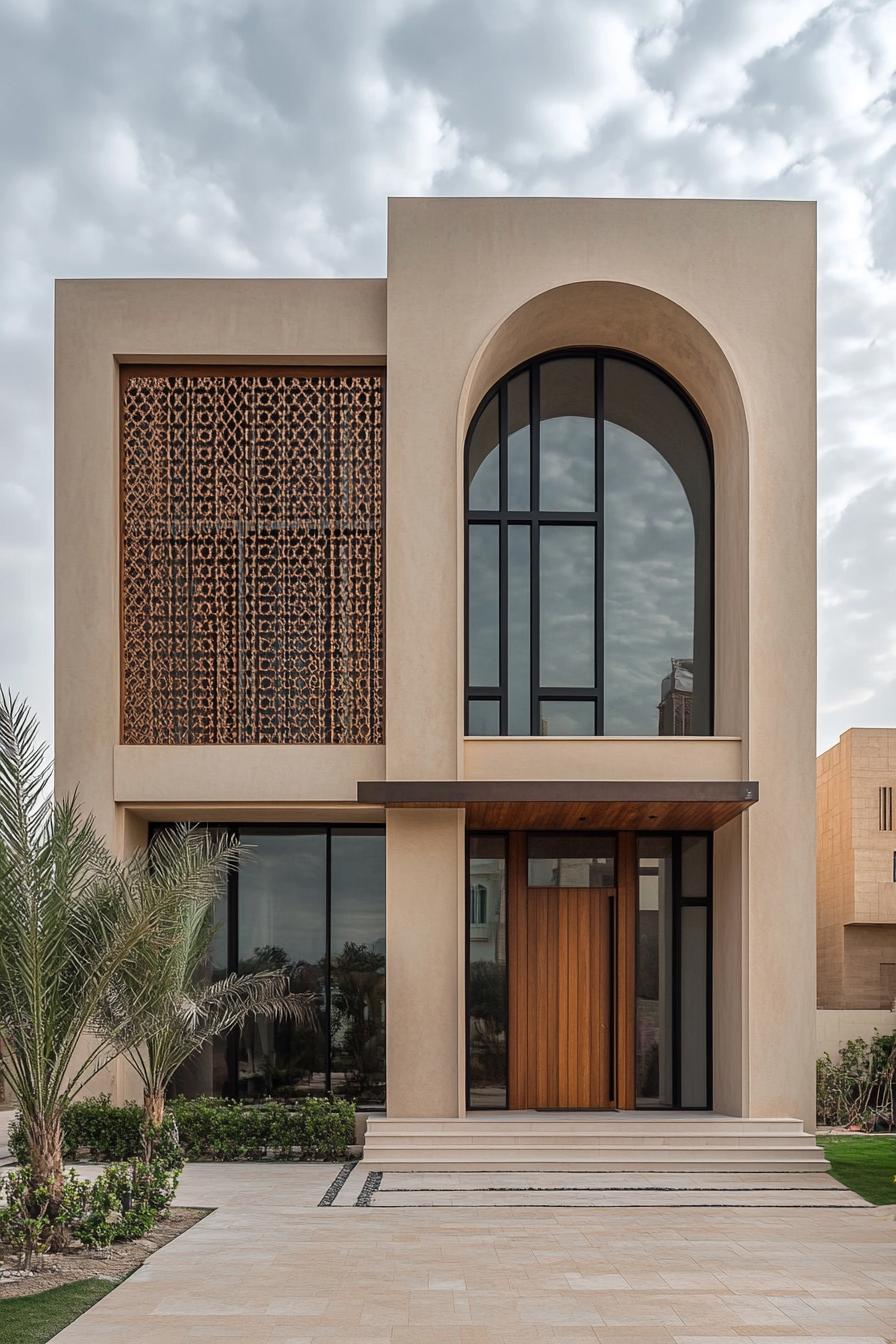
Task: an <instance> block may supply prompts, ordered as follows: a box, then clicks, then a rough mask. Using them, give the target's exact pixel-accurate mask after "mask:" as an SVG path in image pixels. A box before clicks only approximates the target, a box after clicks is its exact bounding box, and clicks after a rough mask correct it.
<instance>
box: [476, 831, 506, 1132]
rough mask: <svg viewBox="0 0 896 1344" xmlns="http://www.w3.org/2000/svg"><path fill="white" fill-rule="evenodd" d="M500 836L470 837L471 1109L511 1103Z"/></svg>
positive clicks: (503, 856) (503, 855)
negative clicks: (509, 1092)
mask: <svg viewBox="0 0 896 1344" xmlns="http://www.w3.org/2000/svg"><path fill="white" fill-rule="evenodd" d="M505 844H506V842H505V839H504V836H502V835H473V836H471V837H470V851H469V852H470V868H469V956H470V969H469V976H470V996H469V997H470V1021H469V1035H470V1051H469V1070H470V1071H469V1082H470V1106H471V1107H473V1108H478V1109H484V1110H494V1109H502V1108H503V1107H504V1106H506V1104H507V891H506V885H507V884H506V873H507V863H506V853H505Z"/></svg>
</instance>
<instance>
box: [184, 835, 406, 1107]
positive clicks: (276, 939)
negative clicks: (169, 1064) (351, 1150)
mask: <svg viewBox="0 0 896 1344" xmlns="http://www.w3.org/2000/svg"><path fill="white" fill-rule="evenodd" d="M229 829H231V830H233V831H234V832H235V833H236V834H237V836H238V838H239V840H240V842H241V844H242V845H244V846H245V848H246V857H245V858H244V859H243V860H242V861H241V863H240V865H239V868H238V870H237V871H236V872H234V873H233V874H232V875H231V877H230V879H229V882H228V890H227V891H226V892H222V897H221V902H220V907H219V908H220V920H219V924H218V929H217V932H216V937H215V944H214V948H213V963H214V964H213V967H212V973H213V974H214V975H215V976H220V975H223V974H226V973H227V971H228V970H232V971H257V970H282V971H284V972H285V973H286V974H287V975H288V976H289V980H290V984H291V985H292V988H293V989H294V990H296V991H310V992H311V993H312V994H313V995H314V996H315V1002H316V1008H317V1011H316V1017H315V1020H314V1021H313V1022H312V1023H311V1024H309V1025H307V1026H304V1025H303V1026H300V1025H297V1024H295V1023H292V1022H270V1021H265V1020H264V1019H254V1020H250V1021H249V1022H247V1023H246V1024H245V1026H244V1027H243V1029H242V1031H241V1032H239V1033H235V1034H234V1036H233V1037H232V1038H231V1039H229V1040H227V1041H220V1042H216V1043H215V1045H214V1046H213V1047H210V1048H209V1049H208V1050H206V1051H205V1052H204V1053H203V1054H201V1055H200V1056H198V1057H197V1058H196V1059H194V1060H192V1061H190V1063H189V1064H188V1065H187V1066H186V1067H185V1068H184V1069H182V1070H181V1071H180V1075H179V1077H178V1078H177V1080H176V1086H177V1088H178V1090H180V1091H183V1092H186V1093H187V1094H191V1093H192V1094H201V1093H208V1092H212V1093H216V1094H219V1095H227V1096H237V1097H242V1098H246V1099H261V1098H263V1097H278V1098H281V1099H284V1100H289V1099H295V1098H298V1097H304V1096H324V1095H326V1094H327V1093H328V1092H333V1093H335V1094H336V1095H337V1096H343V1097H349V1098H351V1099H352V1100H354V1101H356V1102H358V1103H359V1104H360V1105H366V1106H382V1105H384V1103H385V1095H386V875H385V832H384V831H383V829H382V828H381V827H349V826H332V827H323V826H321V827H279V826H259V827H249V826H244V827H233V828H229Z"/></svg>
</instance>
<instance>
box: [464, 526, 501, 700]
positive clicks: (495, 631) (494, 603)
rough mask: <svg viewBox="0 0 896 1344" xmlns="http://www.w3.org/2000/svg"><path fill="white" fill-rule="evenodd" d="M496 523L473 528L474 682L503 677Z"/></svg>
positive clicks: (471, 659)
mask: <svg viewBox="0 0 896 1344" xmlns="http://www.w3.org/2000/svg"><path fill="white" fill-rule="evenodd" d="M498 541H499V531H498V526H497V524H496V523H475V524H472V523H471V524H470V528H469V556H470V559H469V565H470V579H469V603H470V606H469V620H468V628H467V639H468V641H469V662H470V667H469V677H470V685H471V686H497V685H498V682H499V680H500V675H501V673H500V660H499V648H500V595H499V589H498V573H499V570H498Z"/></svg>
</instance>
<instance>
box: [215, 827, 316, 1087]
mask: <svg viewBox="0 0 896 1344" xmlns="http://www.w3.org/2000/svg"><path fill="white" fill-rule="evenodd" d="M240 838H241V840H242V842H243V843H244V844H245V845H246V846H252V853H251V857H249V858H247V859H246V860H245V861H244V862H243V863H242V865H241V867H240V874H239V920H238V924H239V965H238V968H237V969H238V970H240V971H243V972H246V971H285V972H286V973H287V974H288V975H289V980H290V985H291V986H292V988H293V989H294V990H295V991H297V992H300V991H308V990H310V991H311V992H312V993H313V994H314V995H315V996H316V1002H317V1023H316V1026H315V1027H311V1026H307V1027H302V1026H297V1025H296V1024H294V1023H292V1022H271V1021H266V1020H265V1019H264V1018H258V1019H254V1020H252V1021H249V1022H247V1023H246V1025H245V1026H244V1027H243V1030H242V1032H241V1034H240V1044H239V1076H238V1090H239V1095H240V1096H245V1097H256V1096H272V1097H299V1096H312V1095H318V1096H319V1095H322V1094H323V1093H324V1092H325V1091H326V1086H327V1040H326V945H327V944H326V939H327V881H326V879H327V837H326V833H325V832H324V831H319V832H317V833H311V834H308V833H304V834H303V833H299V834H289V833H285V834H284V833H278V832H276V831H273V832H272V831H263V830H252V829H250V828H248V827H246V828H244V829H242V830H241V832H240Z"/></svg>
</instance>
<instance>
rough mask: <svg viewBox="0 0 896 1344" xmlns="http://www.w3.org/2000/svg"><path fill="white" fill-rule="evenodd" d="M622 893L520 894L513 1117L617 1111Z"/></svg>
mask: <svg viewBox="0 0 896 1344" xmlns="http://www.w3.org/2000/svg"><path fill="white" fill-rule="evenodd" d="M614 910H615V892H613V891H609V890H607V889H606V888H594V887H526V886H525V885H523V884H522V883H520V884H519V885H517V886H516V887H515V890H513V896H512V906H511V910H510V957H509V966H508V970H509V1000H510V1002H509V1027H510V1078H509V1097H508V1103H509V1106H510V1108H511V1109H512V1110H527V1109H531V1108H539V1109H545V1110H550V1109H558V1110H563V1109H577V1108H581V1109H587V1110H597V1109H601V1108H606V1107H609V1106H611V1105H613V1104H614V1098H613V1091H614V1086H613V1084H614V1079H613V1074H614V1070H613V1057H614V1056H613V1051H614V1020H613V1006H614V1004H613V1000H614V984H613V978H614V977H613V952H612V948H613V938H614V928H613V924H614Z"/></svg>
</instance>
